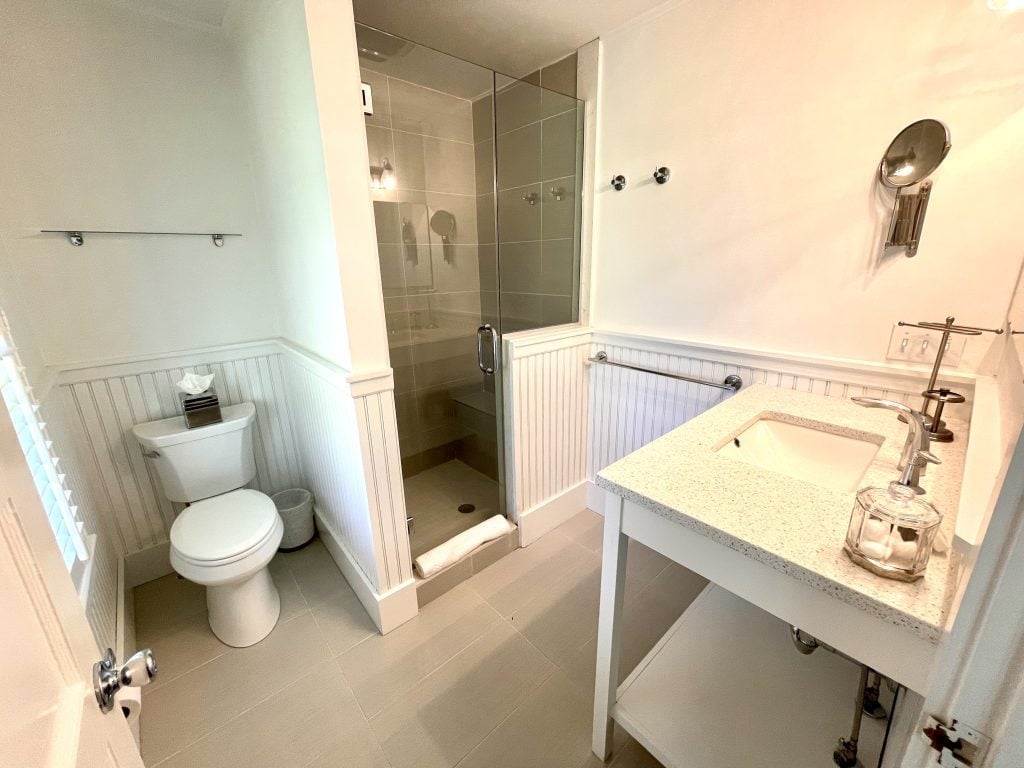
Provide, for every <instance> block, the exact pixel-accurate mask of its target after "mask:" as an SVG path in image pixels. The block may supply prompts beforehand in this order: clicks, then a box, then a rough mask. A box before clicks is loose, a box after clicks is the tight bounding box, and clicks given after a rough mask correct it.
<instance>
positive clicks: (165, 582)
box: [134, 573, 206, 635]
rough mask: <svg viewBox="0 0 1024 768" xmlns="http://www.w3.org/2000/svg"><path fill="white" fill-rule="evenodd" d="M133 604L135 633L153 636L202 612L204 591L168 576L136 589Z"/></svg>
mask: <svg viewBox="0 0 1024 768" xmlns="http://www.w3.org/2000/svg"><path fill="white" fill-rule="evenodd" d="M134 600H135V629H136V632H145V633H147V634H149V635H155V634H159V633H161V632H166V631H168V630H170V629H172V628H173V627H174V625H175V624H177V623H181V622H186V621H188V620H189V619H190V618H191V617H192V616H193V614H196V613H199V612H201V611H202V612H205V611H206V587H204V586H201V585H199V584H194V583H193V582H191V581H188V580H187V579H183V578H181V577H180V576H179V575H178V574H176V573H171V574H168V575H167V576H164V577H162V578H159V579H155V580H153V581H150V582H147V583H146V584H142V585H140V586H138V587H136V588H135V590H134Z"/></svg>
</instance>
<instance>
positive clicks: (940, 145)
mask: <svg viewBox="0 0 1024 768" xmlns="http://www.w3.org/2000/svg"><path fill="white" fill-rule="evenodd" d="M950 146H952V145H951V144H950V142H949V129H948V128H947V127H946V126H945V124H944V123H941V122H939V121H938V120H932V119H930V118H929V119H925V120H918V121H917V122H916V123H911V124H910V125H908V126H907V127H906V128H904V129H903V130H902V131H900V132H899V134H898V135H897V136H896V138H895V139H893V140H892V144H890V145H889V148H888V149H887V150H885V155H883V157H882V163H881V165H879V167H878V175H879V177H880V178H881V179H882V183H883V184H885V185H886V186H889V187H909V186H910V185H911V184H917V183H918V182H919V181H924V180H925V179H927V178H928V177H929V176H930V175H931V174H932V173H933V172H934V171H935V169H936V168H938V167H939V164H940V163H941V162H942V161H943V159H945V157H946V155H947V154H948V153H949V148H950Z"/></svg>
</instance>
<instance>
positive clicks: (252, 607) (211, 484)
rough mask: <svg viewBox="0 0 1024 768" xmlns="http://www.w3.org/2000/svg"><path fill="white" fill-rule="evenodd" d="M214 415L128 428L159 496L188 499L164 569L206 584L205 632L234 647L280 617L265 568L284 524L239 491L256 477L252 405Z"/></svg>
mask: <svg viewBox="0 0 1024 768" xmlns="http://www.w3.org/2000/svg"><path fill="white" fill-rule="evenodd" d="M221 416H222V420H221V421H219V422H216V423H214V424H208V425H206V426H203V427H195V428H192V429H189V427H188V425H187V424H186V423H185V420H184V418H183V417H180V416H176V417H174V418H170V419H161V420H159V421H149V422H146V423H145V424H136V425H135V426H134V427H132V432H133V433H134V434H135V437H136V439H137V440H138V441H139V446H140V447H141V448H142V453H143V456H145V457H146V460H147V461H148V462H150V466H152V467H153V468H154V469H155V470H156V474H157V476H158V477H159V478H160V486H161V490H162V491H163V494H164V496H166V497H167V498H168V499H170V500H171V501H178V502H186V503H188V504H189V506H187V507H185V509H184V510H183V511H182V512H181V514H179V515H178V518H177V519H176V520H175V521H174V524H173V525H172V526H171V567H172V568H174V570H175V571H177V572H178V573H179V574H180V575H181V576H183V577H185V578H186V579H188V580H189V581H192V582H195V583H196V584H202V585H204V586H205V587H206V608H207V613H208V614H209V619H210V629H211V630H213V633H214V634H215V635H216V636H217V637H218V638H220V639H221V640H222V641H223V642H224V643H227V644H228V645H233V646H235V647H239V648H241V647H244V646H247V645H252V644H253V643H258V642H259V641H260V640H262V639H263V638H264V637H266V636H267V635H268V634H270V631H271V630H272V629H273V628H274V625H275V624H277V618H278V616H279V615H280V614H281V598H280V596H279V595H278V593H277V587H275V586H274V580H273V578H271V576H270V571H269V570H268V568H267V566H268V565H269V564H270V560H271V558H272V557H273V556H274V553H275V552H276V551H277V548H278V546H279V545H280V543H281V537H282V536H283V534H284V523H283V522H282V521H281V516H280V515H279V514H278V513H277V507H276V506H274V502H273V501H271V499H270V497H269V496H266V495H265V494H262V493H260V492H259V491H254V490H251V489H247V488H243V486H244V485H246V484H247V483H249V482H250V481H251V480H252V479H253V478H254V477H255V476H256V460H255V455H254V453H253V447H252V432H253V422H254V421H255V419H256V408H255V406H254V405H253V404H252V403H238V404H236V405H229V406H225V407H224V408H222V409H221Z"/></svg>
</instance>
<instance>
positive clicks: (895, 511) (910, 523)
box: [843, 480, 942, 581]
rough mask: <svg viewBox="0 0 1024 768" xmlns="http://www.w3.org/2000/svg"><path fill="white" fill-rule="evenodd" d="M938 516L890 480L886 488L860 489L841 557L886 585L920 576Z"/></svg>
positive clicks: (904, 487)
mask: <svg viewBox="0 0 1024 768" xmlns="http://www.w3.org/2000/svg"><path fill="white" fill-rule="evenodd" d="M941 522H942V514H941V513H940V512H939V511H938V510H937V509H936V508H935V507H934V506H933V505H931V504H929V503H928V502H927V501H924V500H923V499H919V498H917V496H916V494H915V493H914V489H913V488H909V487H907V486H906V485H904V484H902V483H900V482H899V481H896V480H894V481H893V482H891V483H889V486H888V488H879V487H870V488H861V489H860V490H859V491H858V492H857V500H856V501H855V502H854V505H853V513H852V514H851V515H850V527H849V528H848V529H847V531H846V543H845V544H844V545H843V551H845V552H846V554H847V555H849V557H850V559H851V560H853V562H855V563H857V564H858V565H860V566H863V567H864V568H867V569H868V570H869V571H871V572H872V573H877V574H878V575H879V576H884V577H886V578H888V579H897V580H899V581H915V580H917V579H919V578H921V577H922V576H923V575H924V570H925V568H926V567H927V566H928V558H929V557H930V556H931V554H932V544H933V543H934V542H935V535H936V534H937V533H938V531H939V523H941Z"/></svg>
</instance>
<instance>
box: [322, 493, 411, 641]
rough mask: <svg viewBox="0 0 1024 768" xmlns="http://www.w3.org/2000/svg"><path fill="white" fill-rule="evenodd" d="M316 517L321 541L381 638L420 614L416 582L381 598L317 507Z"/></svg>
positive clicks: (402, 585)
mask: <svg viewBox="0 0 1024 768" xmlns="http://www.w3.org/2000/svg"><path fill="white" fill-rule="evenodd" d="M314 511H315V514H316V527H317V530H318V531H319V532H320V538H321V539H322V540H323V542H324V546H325V547H327V551H328V552H330V553H331V557H332V558H334V562H335V563H337V565H338V568H340V569H341V572H342V574H343V575H344V576H345V579H346V580H347V581H348V583H349V585H351V587H352V591H353V592H355V593H356V597H358V598H359V602H360V603H362V604H363V608H365V609H366V612H367V613H368V614H369V615H370V618H371V619H373V623H374V624H376V625H377V629H379V630H380V633H381V634H382V635H386V634H387V633H388V632H390V631H391V630H393V629H395V628H397V627H399V626H401V625H402V624H404V623H405V622H407V621H408V620H409V619H411V618H413V617H414V616H415V615H416V614H417V613H419V602H418V601H417V599H416V581H415V580H414V579H409V581H407V582H405V583H404V584H400V585H399V586H397V587H395V588H394V589H391V590H389V591H387V592H385V593H384V594H379V593H378V592H377V591H376V590H375V589H374V587H373V585H372V584H371V583H370V582H369V580H368V579H367V578H366V574H365V573H363V569H362V568H360V567H359V566H358V565H357V564H356V561H355V560H354V559H353V558H352V555H350V554H349V551H348V549H347V548H346V547H345V545H344V544H343V543H342V542H341V541H339V540H338V538H337V537H336V536H335V535H334V533H333V532H332V531H331V529H330V528H328V527H327V525H326V524H325V523H324V520H323V517H322V516H321V515H320V511H319V510H317V509H316V508H315V507H314Z"/></svg>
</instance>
